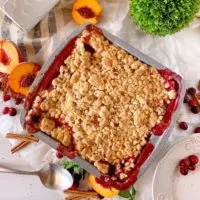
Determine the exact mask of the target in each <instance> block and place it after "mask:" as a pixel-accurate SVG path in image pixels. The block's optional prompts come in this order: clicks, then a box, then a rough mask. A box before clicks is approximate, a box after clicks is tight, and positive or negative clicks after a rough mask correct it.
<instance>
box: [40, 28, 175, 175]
mask: <svg viewBox="0 0 200 200" xmlns="http://www.w3.org/2000/svg"><path fill="white" fill-rule="evenodd" d="M89 35H90V39H89V41H87V43H88V45H90V46H91V47H92V48H93V49H94V50H95V52H94V53H91V52H89V51H87V49H86V48H85V45H84V44H85V38H86V37H87V36H89ZM52 85H53V89H52V90H50V91H48V90H45V91H43V92H42V93H41V94H39V95H38V96H39V97H40V98H41V99H42V100H41V99H40V102H41V103H40V108H41V110H42V111H43V117H44V119H42V121H41V123H40V128H41V130H43V131H44V132H47V133H48V134H50V135H51V136H52V137H54V138H55V139H57V140H58V141H60V142H62V143H63V144H64V145H66V146H68V145H69V144H70V141H71V137H73V140H74V142H75V144H76V150H77V152H78V154H79V155H81V156H82V157H83V158H84V159H86V160H89V161H90V162H93V163H94V165H95V166H96V167H97V168H98V169H99V170H100V171H102V172H103V173H108V171H109V168H108V164H105V163H101V161H106V162H108V163H110V164H116V163H118V162H119V161H121V160H123V159H124V158H127V157H134V158H136V157H137V156H138V155H139V154H140V152H141V149H142V147H143V146H144V145H145V144H146V142H147V137H148V136H149V134H150V132H151V129H152V128H153V127H154V126H155V125H156V124H159V123H160V122H161V121H162V119H163V116H164V114H165V111H166V107H167V104H168V103H169V102H170V100H171V99H174V98H175V97H176V92H175V91H174V90H171V91H167V90H166V89H165V88H167V87H168V86H167V84H165V80H164V78H163V77H162V76H161V75H160V74H159V72H158V71H157V70H156V69H155V68H154V67H150V66H148V65H147V64H144V63H143V62H141V61H140V60H138V59H137V58H135V57H133V56H131V55H129V54H128V53H127V52H126V51H124V50H122V49H121V48H119V47H117V46H115V45H113V44H110V43H109V41H108V40H107V39H105V38H104V36H102V35H100V34H92V35H91V33H89V32H88V31H84V32H83V34H82V36H81V37H80V38H78V39H77V41H76V46H75V49H74V50H73V52H72V54H71V55H70V56H69V57H68V58H67V59H66V60H65V63H64V65H62V66H61V68H60V74H59V76H58V77H57V78H55V79H54V80H53V82H52ZM48 117H51V118H55V119H60V120H61V121H62V122H63V123H68V124H69V125H70V126H71V127H73V132H74V133H73V135H70V134H69V132H67V131H66V129H65V130H64V129H63V128H58V127H57V128H55V126H54V127H53V122H50V121H49V122H48V123H47V124H46V125H45V123H46V121H47V120H48ZM45 120H46V121H45ZM66 138H67V139H66ZM130 166H132V167H134V163H133V162H132V163H130V165H129V166H127V169H129V168H131V167H130ZM121 176H124V175H123V174H122V175H121Z"/></svg>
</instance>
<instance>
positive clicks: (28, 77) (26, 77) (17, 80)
mask: <svg viewBox="0 0 200 200" xmlns="http://www.w3.org/2000/svg"><path fill="white" fill-rule="evenodd" d="M39 70H40V66H39V65H38V64H35V63H28V62H24V63H20V64H19V65H18V66H17V67H15V68H14V70H13V71H12V72H11V74H10V76H9V79H8V84H9V87H10V88H11V90H13V91H14V92H17V93H20V94H23V95H25V96H26V95H27V94H28V91H29V88H30V86H31V84H32V83H33V81H34V79H35V77H36V76H37V73H38V71H39Z"/></svg>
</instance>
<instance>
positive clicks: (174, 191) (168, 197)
mask: <svg viewBox="0 0 200 200" xmlns="http://www.w3.org/2000/svg"><path fill="white" fill-rule="evenodd" d="M191 154H196V155H199V156H200V134H195V135H192V136H188V137H186V138H185V139H183V140H182V141H180V142H178V143H176V144H175V145H174V146H173V147H172V148H171V149H170V150H169V151H168V153H167V154H166V155H165V156H164V158H163V159H162V160H161V161H160V162H159V163H158V166H157V168H156V171H155V174H154V180H153V199H154V200H199V199H200V187H199V186H200V164H198V165H197V169H196V170H195V171H193V172H192V171H189V173H188V175H187V176H183V175H181V174H180V173H179V170H178V167H177V165H178V163H179V161H180V160H181V159H183V158H185V157H187V156H189V155H191Z"/></svg>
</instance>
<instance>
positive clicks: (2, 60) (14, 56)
mask: <svg viewBox="0 0 200 200" xmlns="http://www.w3.org/2000/svg"><path fill="white" fill-rule="evenodd" d="M20 62H22V54H21V52H20V50H19V49H18V47H17V46H16V45H15V44H14V43H13V42H11V41H8V40H0V72H2V73H6V74H10V73H11V72H12V70H13V69H14V68H15V67H16V66H17V65H18V64H19V63H20Z"/></svg>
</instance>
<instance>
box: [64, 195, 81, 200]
mask: <svg viewBox="0 0 200 200" xmlns="http://www.w3.org/2000/svg"><path fill="white" fill-rule="evenodd" d="M83 198H84V197H83V196H76V197H66V198H65V200H80V199H83Z"/></svg>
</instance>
